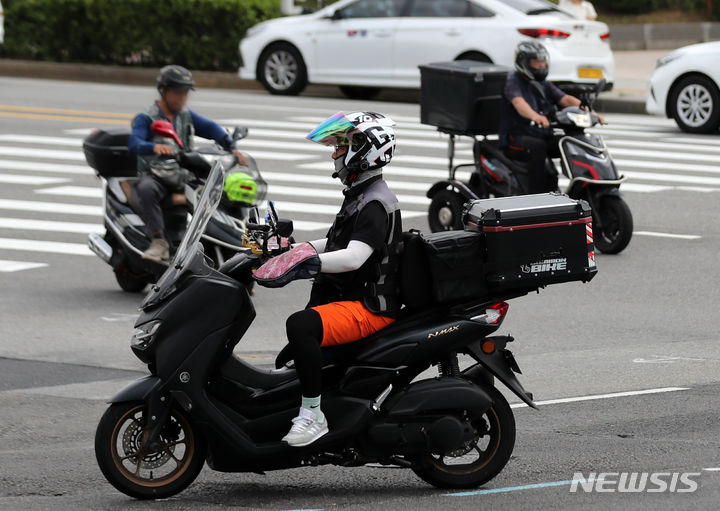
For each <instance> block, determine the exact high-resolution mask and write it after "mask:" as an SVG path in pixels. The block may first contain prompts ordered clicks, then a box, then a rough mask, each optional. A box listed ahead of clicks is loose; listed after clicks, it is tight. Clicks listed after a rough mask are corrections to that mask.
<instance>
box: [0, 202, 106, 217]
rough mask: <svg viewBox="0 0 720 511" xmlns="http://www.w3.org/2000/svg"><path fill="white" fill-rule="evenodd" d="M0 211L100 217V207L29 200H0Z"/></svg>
mask: <svg viewBox="0 0 720 511" xmlns="http://www.w3.org/2000/svg"><path fill="white" fill-rule="evenodd" d="M0 209H8V210H11V211H38V212H41V213H64V214H68V215H88V216H102V214H103V210H102V208H101V207H100V206H86V205H83V204H65V203H62V202H38V201H30V200H14V199H0Z"/></svg>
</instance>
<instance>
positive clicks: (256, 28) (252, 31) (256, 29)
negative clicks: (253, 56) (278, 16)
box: [245, 23, 267, 37]
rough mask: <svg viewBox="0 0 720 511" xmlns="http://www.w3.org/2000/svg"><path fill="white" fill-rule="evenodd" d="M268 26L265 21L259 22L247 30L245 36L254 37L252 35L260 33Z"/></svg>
mask: <svg viewBox="0 0 720 511" xmlns="http://www.w3.org/2000/svg"><path fill="white" fill-rule="evenodd" d="M266 28H267V24H265V23H258V24H257V25H253V26H252V27H250V28H248V29H247V30H246V31H245V37H252V36H255V35H258V34H259V33H260V32H262V31H263V30H265V29H266Z"/></svg>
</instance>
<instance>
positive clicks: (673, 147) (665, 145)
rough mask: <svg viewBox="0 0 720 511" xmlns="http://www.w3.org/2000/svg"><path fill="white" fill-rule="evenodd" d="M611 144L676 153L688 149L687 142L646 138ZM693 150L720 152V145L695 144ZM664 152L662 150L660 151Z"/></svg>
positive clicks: (614, 141) (709, 156)
mask: <svg viewBox="0 0 720 511" xmlns="http://www.w3.org/2000/svg"><path fill="white" fill-rule="evenodd" d="M612 145H613V146H623V147H647V148H657V149H664V150H665V151H672V152H675V153H677V152H678V151H687V150H688V149H690V148H689V147H688V146H687V144H676V143H672V142H648V141H647V140H613V141H612ZM692 150H693V151H707V152H710V153H720V145H707V144H705V145H699V144H696V145H695V146H694V147H693V148H692ZM610 152H613V150H612V148H610ZM662 152H664V151H662ZM708 158H713V156H712V155H708Z"/></svg>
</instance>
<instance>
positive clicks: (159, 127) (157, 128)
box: [150, 121, 183, 147]
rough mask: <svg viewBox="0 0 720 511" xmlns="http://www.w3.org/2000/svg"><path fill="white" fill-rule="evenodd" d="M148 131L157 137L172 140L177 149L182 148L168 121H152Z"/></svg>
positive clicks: (180, 141)
mask: <svg viewBox="0 0 720 511" xmlns="http://www.w3.org/2000/svg"><path fill="white" fill-rule="evenodd" d="M150 129H151V130H152V132H153V133H155V134H156V135H157V136H159V137H163V138H172V139H173V140H174V141H175V143H176V144H177V145H178V146H179V147H183V143H182V140H180V137H178V136H177V133H175V128H173V125H172V124H170V123H169V122H168V121H154V122H153V123H152V124H151V125H150Z"/></svg>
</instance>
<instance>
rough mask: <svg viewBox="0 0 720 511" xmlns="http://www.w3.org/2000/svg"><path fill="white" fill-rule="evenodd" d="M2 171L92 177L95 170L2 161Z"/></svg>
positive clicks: (0, 166)
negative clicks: (29, 171) (30, 171)
mask: <svg viewBox="0 0 720 511" xmlns="http://www.w3.org/2000/svg"><path fill="white" fill-rule="evenodd" d="M0 169H7V170H32V171H37V172H57V173H59V174H85V175H90V174H92V173H93V169H91V168H90V167H84V166H81V165H63V164H62V163H47V162H36V161H19V160H0Z"/></svg>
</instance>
